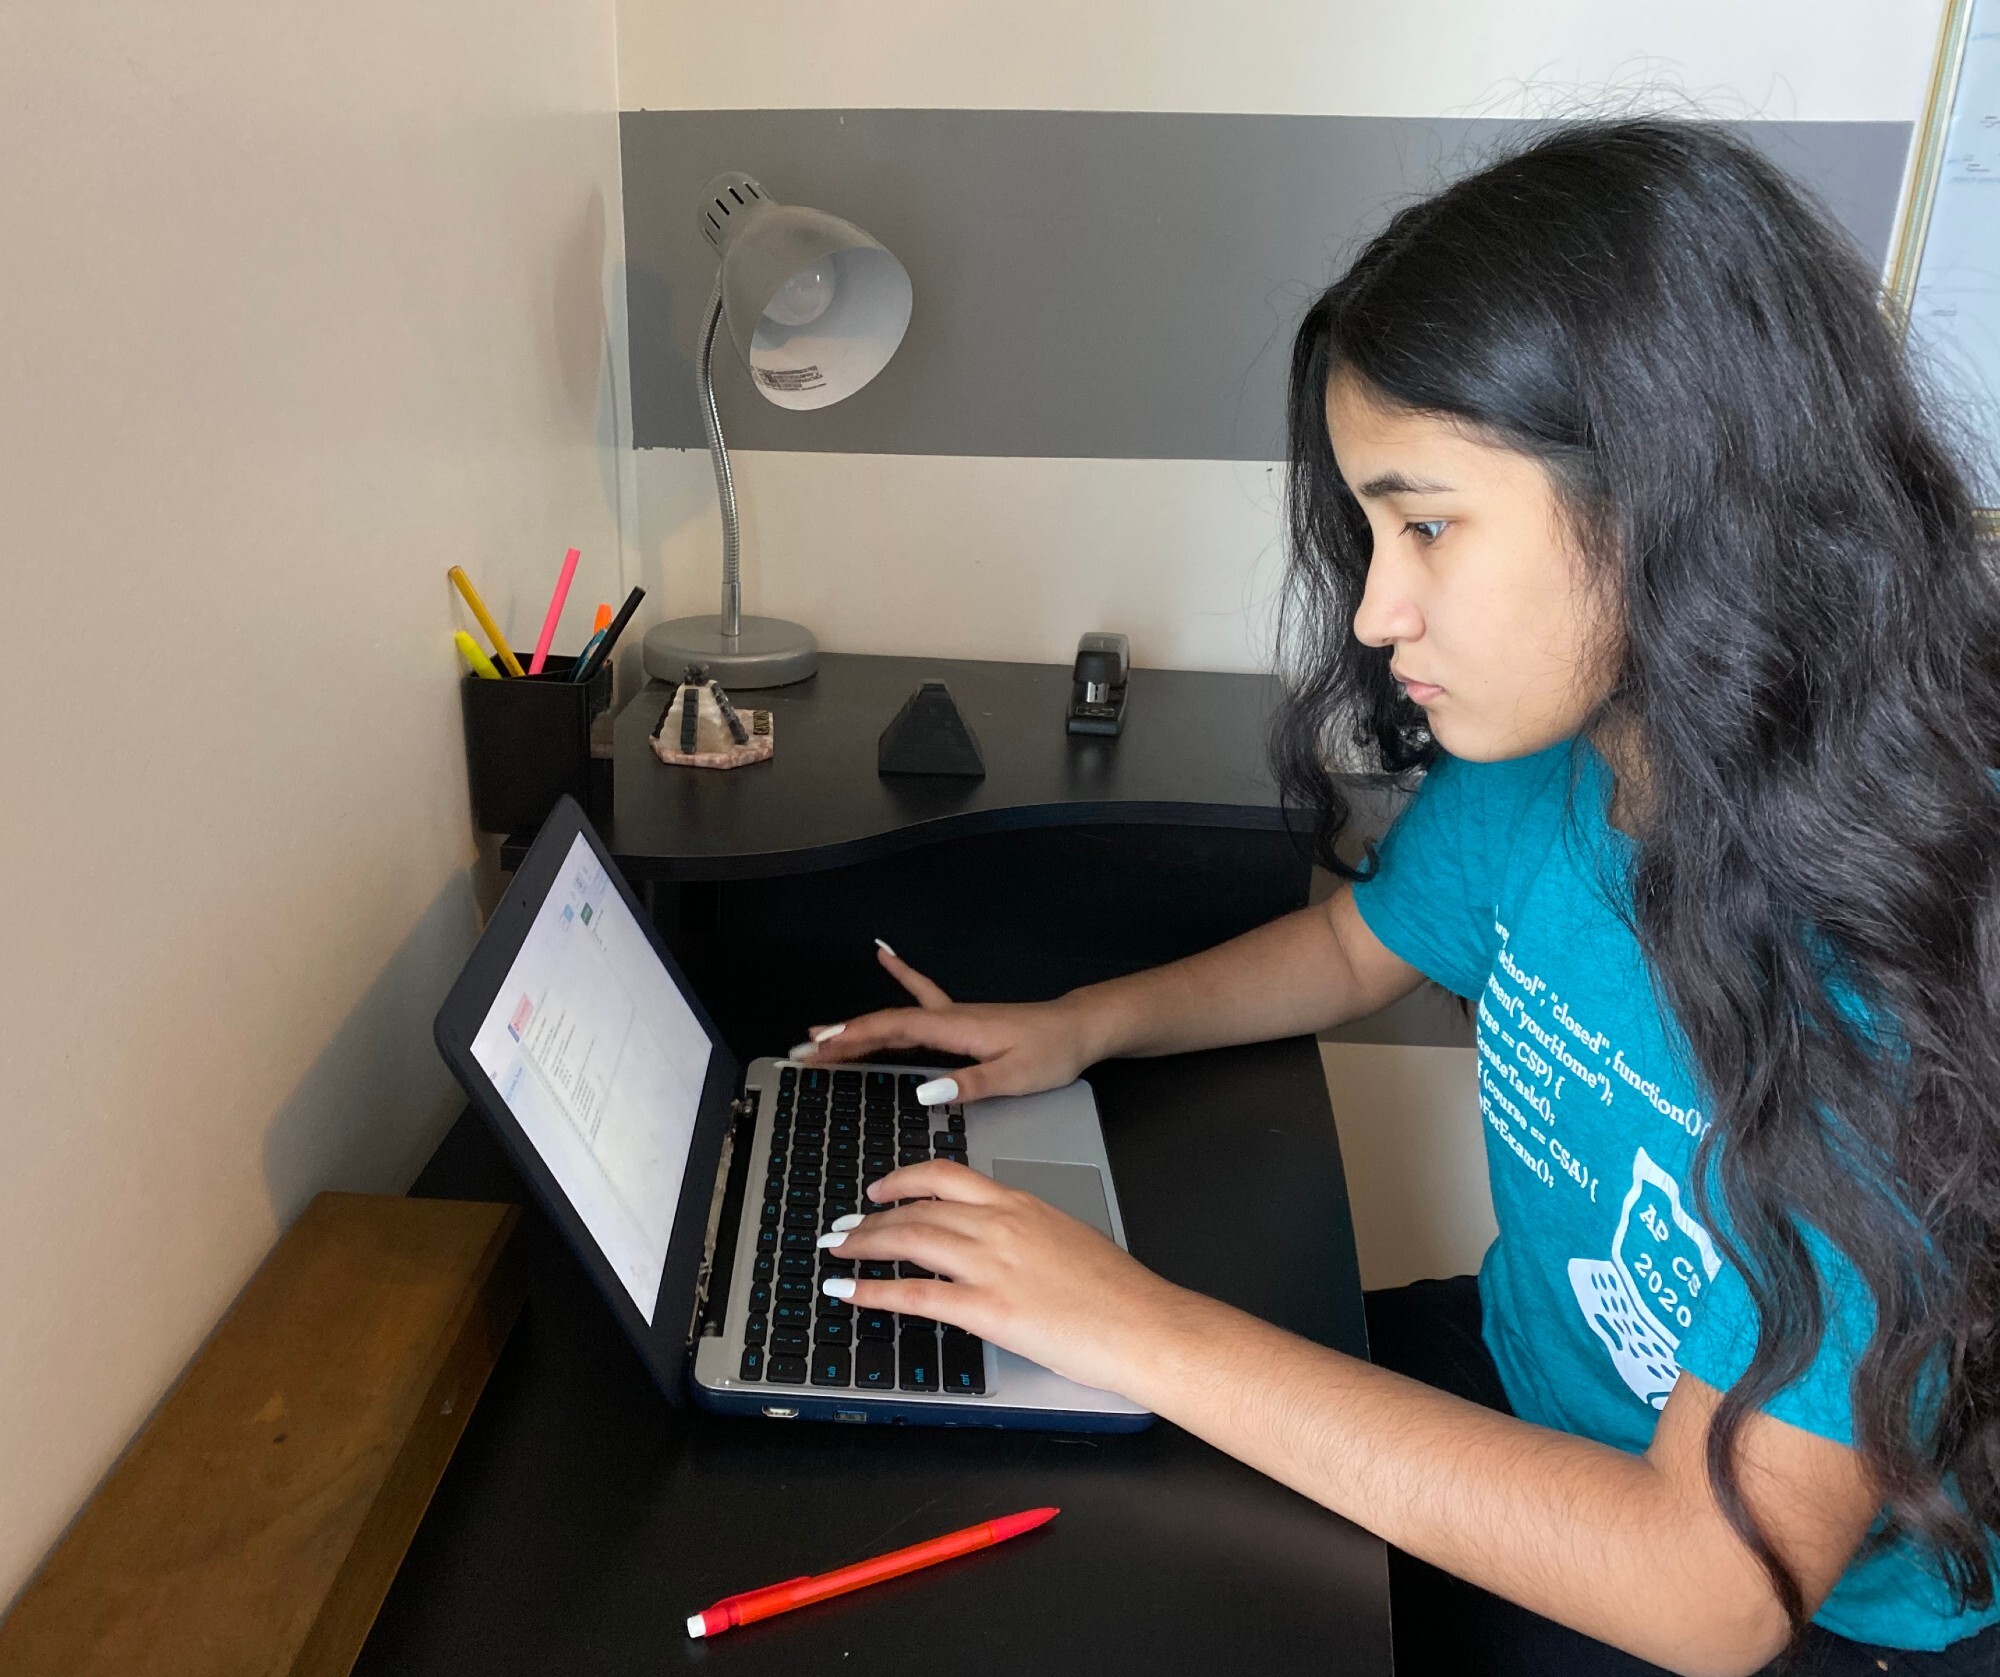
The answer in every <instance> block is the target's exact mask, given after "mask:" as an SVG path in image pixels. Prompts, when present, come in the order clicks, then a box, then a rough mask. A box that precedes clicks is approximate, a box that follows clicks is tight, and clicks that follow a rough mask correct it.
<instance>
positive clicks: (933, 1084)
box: [917, 1077, 958, 1106]
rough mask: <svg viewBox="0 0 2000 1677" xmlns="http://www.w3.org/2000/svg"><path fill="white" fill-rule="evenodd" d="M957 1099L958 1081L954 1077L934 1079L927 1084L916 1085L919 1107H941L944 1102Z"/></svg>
mask: <svg viewBox="0 0 2000 1677" xmlns="http://www.w3.org/2000/svg"><path fill="white" fill-rule="evenodd" d="M957 1099H958V1079H957V1078H955V1077H934V1078H932V1079H931V1080H930V1082H928V1083H919V1084H918V1085H917V1104H918V1105H919V1106H943V1105H944V1103H945V1102H946V1101H955V1100H957Z"/></svg>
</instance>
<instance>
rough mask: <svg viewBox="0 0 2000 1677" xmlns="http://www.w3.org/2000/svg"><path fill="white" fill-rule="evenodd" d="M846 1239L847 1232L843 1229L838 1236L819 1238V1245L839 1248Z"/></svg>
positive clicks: (825, 1235)
mask: <svg viewBox="0 0 2000 1677" xmlns="http://www.w3.org/2000/svg"><path fill="white" fill-rule="evenodd" d="M846 1238H847V1231H846V1230H845V1229H842V1230H841V1231H840V1232H839V1233H837V1234H823V1235H821V1236H820V1237H819V1243H820V1245H822V1246H838V1245H839V1244H840V1243H841V1242H842V1241H843V1240H845V1239H846Z"/></svg>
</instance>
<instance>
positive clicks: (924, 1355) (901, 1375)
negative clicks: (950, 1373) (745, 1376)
mask: <svg viewBox="0 0 2000 1677" xmlns="http://www.w3.org/2000/svg"><path fill="white" fill-rule="evenodd" d="M771 1369H772V1372H771V1378H772V1379H773V1380H775V1379H777V1378H778V1375H777V1364H776V1363H775V1362H774V1363H773V1364H772V1365H771ZM896 1384H897V1385H898V1386H900V1387H901V1388H902V1389H903V1390H904V1391H906V1392H934V1391H936V1390H937V1389H938V1366H937V1335H936V1334H934V1333H927V1332H926V1333H919V1332H916V1331H913V1330H909V1329H906V1330H905V1331H904V1332H903V1333H902V1334H901V1335H900V1336H899V1337H898V1339H897V1341H896Z"/></svg>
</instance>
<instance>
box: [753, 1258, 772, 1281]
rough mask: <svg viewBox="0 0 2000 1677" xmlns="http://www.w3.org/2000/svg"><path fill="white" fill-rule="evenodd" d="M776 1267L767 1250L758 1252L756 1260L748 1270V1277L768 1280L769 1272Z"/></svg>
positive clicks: (755, 1279) (769, 1277)
mask: <svg viewBox="0 0 2000 1677" xmlns="http://www.w3.org/2000/svg"><path fill="white" fill-rule="evenodd" d="M777 1267H778V1266H777V1264H776V1263H775V1262H774V1261H773V1260H772V1257H771V1254H770V1253H769V1252H759V1253H758V1254H757V1262H756V1263H755V1265H753V1266H752V1268H751V1270H750V1279H751V1280H753V1281H768V1280H770V1279H771V1272H772V1271H773V1270H775V1269H776V1268H777Z"/></svg>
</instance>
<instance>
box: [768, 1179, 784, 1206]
mask: <svg viewBox="0 0 2000 1677" xmlns="http://www.w3.org/2000/svg"><path fill="white" fill-rule="evenodd" d="M764 1197H765V1198H766V1199H767V1200H781V1199H783V1198H784V1197H785V1179H784V1178H783V1177H782V1176H767V1177H765V1178H764Z"/></svg>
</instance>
